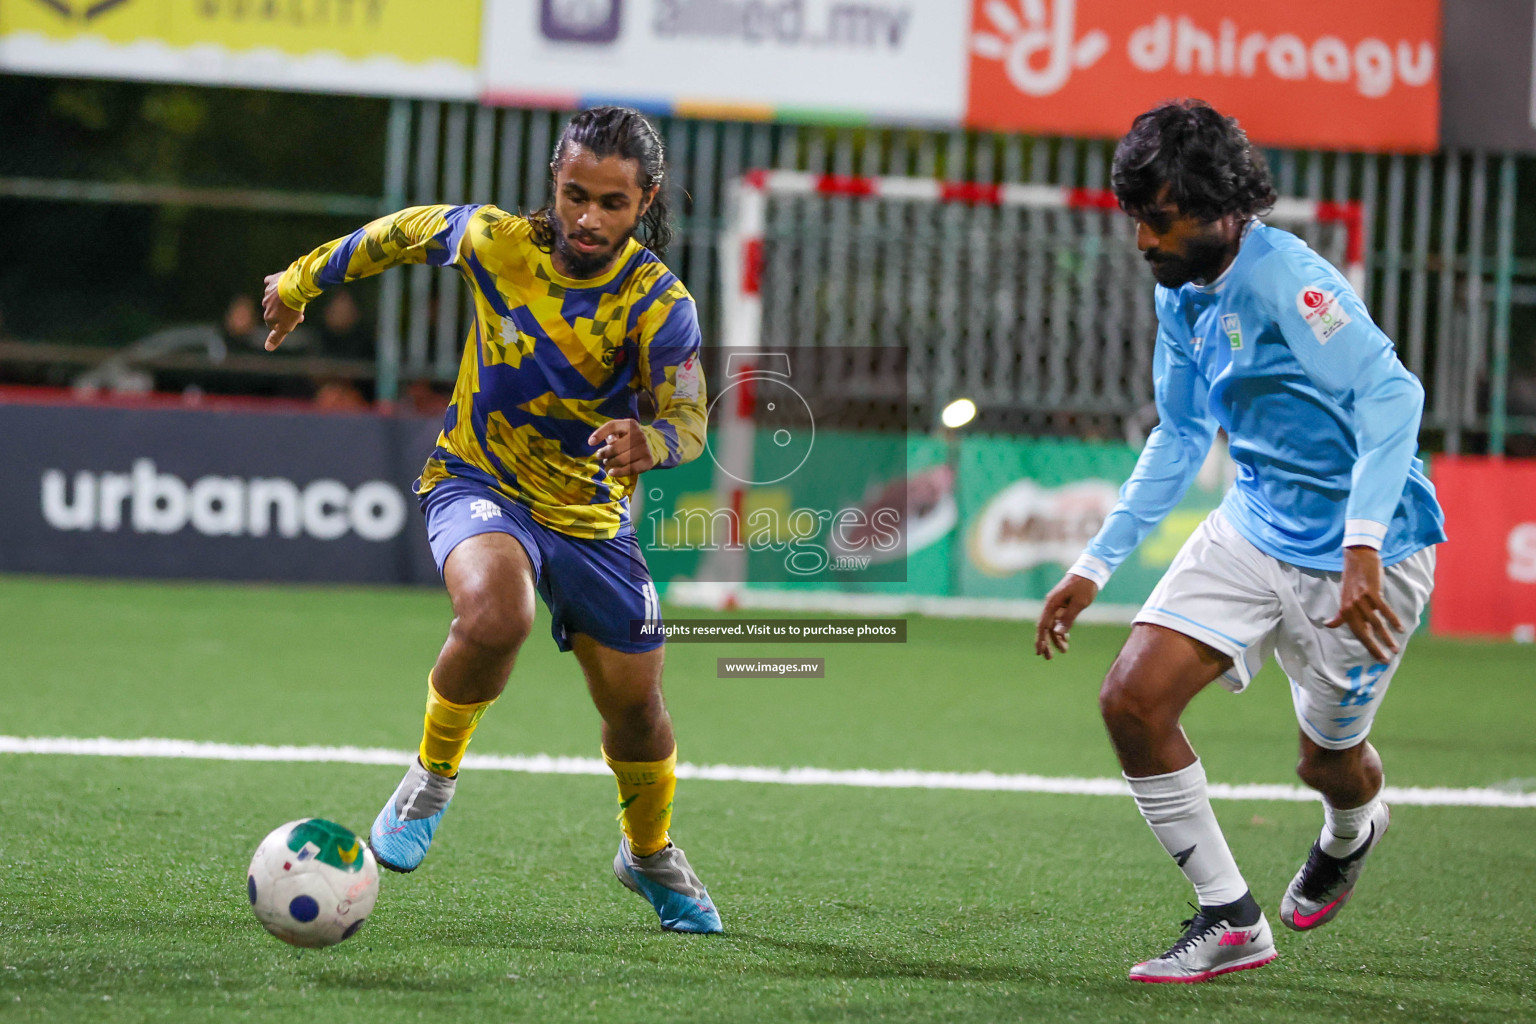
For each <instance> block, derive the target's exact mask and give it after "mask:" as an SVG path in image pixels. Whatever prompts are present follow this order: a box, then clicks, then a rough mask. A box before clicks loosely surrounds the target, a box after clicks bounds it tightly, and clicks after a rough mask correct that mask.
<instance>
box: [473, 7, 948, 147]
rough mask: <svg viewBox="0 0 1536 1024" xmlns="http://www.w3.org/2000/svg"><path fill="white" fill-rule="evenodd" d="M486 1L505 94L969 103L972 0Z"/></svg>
mask: <svg viewBox="0 0 1536 1024" xmlns="http://www.w3.org/2000/svg"><path fill="white" fill-rule="evenodd" d="M485 2H486V22H485V28H484V31H483V33H482V36H481V45H482V51H481V62H480V67H481V74H482V76H483V79H484V83H485V96H486V98H487V99H489V100H490V101H492V102H495V103H501V104H507V105H514V104H517V105H523V104H527V105H544V106H561V107H573V106H588V105H591V104H593V103H595V102H602V101H609V100H611V101H615V102H622V103H627V104H630V105H634V106H638V107H641V108H643V109H646V110H648V111H652V112H656V113H671V114H678V115H683V116H710V115H713V116H722V117H740V118H753V119H770V118H772V119H788V120H798V119H812V120H823V121H826V120H846V121H869V120H873V121H919V122H922V121H928V122H943V123H947V124H956V123H958V122H959V121H960V120H961V117H962V115H963V113H964V109H965V93H966V61H967V56H966V31H967V28H968V23H969V21H970V12H969V10H967V5H966V4H965V3H963V2H961V0H867V2H860V3H849V2H838V0H485Z"/></svg>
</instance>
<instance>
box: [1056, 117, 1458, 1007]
mask: <svg viewBox="0 0 1536 1024" xmlns="http://www.w3.org/2000/svg"><path fill="white" fill-rule="evenodd" d="M1113 180H1114V189H1115V196H1116V198H1117V199H1118V200H1119V201H1120V205H1121V207H1122V209H1124V210H1125V211H1126V212H1127V213H1128V214H1130V216H1131V217H1132V218H1133V219H1134V220H1135V222H1136V244H1137V247H1138V248H1139V249H1140V250H1141V252H1142V254H1143V255H1144V256H1145V257H1146V259H1147V261H1148V262H1149V263H1150V264H1151V266H1152V273H1153V276H1154V277H1155V278H1156V279H1157V283H1158V288H1157V294H1156V305H1157V320H1158V333H1157V342H1156V348H1155V350H1154V355H1153V381H1154V392H1155V396H1156V400H1157V409H1158V414H1159V422H1158V425H1157V428H1156V429H1155V430H1154V431H1153V432H1152V435H1151V437H1150V438H1148V440H1147V445H1146V448H1145V449H1144V450H1143V451H1142V453H1141V457H1140V458H1139V459H1138V461H1137V463H1136V468H1135V470H1134V472H1133V473H1132V474H1131V478H1130V479H1129V480H1128V481H1126V484H1125V486H1124V487H1123V488H1122V489H1121V491H1120V501H1119V503H1118V504H1117V505H1116V506H1115V509H1114V511H1112V512H1111V513H1110V515H1109V517H1108V518H1107V519H1106V520H1105V522H1104V525H1103V527H1102V529H1100V531H1099V533H1098V535H1097V536H1096V537H1095V538H1094V539H1093V541H1092V542H1091V543H1090V544H1089V545H1088V547H1087V549H1086V550H1085V551H1084V552H1083V554H1082V556H1081V557H1080V558H1079V559H1078V560H1077V562H1076V564H1074V565H1073V566H1072V568H1071V569H1070V570H1069V571H1068V572H1067V574H1066V575H1065V576H1064V577H1063V578H1062V581H1061V582H1060V583H1059V584H1057V585H1056V587H1055V589H1053V590H1052V591H1051V593H1050V595H1049V596H1048V597H1047V598H1046V602H1045V609H1044V612H1043V614H1042V615H1041V618H1040V623H1039V626H1038V628H1037V630H1036V636H1035V649H1036V652H1037V653H1038V654H1040V655H1041V656H1043V657H1045V658H1047V659H1049V658H1050V657H1051V655H1052V651H1053V650H1054V651H1056V652H1058V653H1059V652H1065V651H1066V650H1067V641H1068V630H1069V629H1070V628H1071V626H1072V623H1073V621H1074V620H1075V619H1076V618H1077V616H1078V614H1079V613H1080V612H1082V610H1083V609H1084V608H1085V607H1087V606H1088V605H1089V604H1090V603H1091V602H1092V601H1093V599H1094V597H1095V596H1097V594H1098V592H1099V589H1100V588H1101V587H1102V586H1103V585H1104V584H1105V582H1107V581H1108V579H1109V577H1110V574H1111V573H1113V572H1114V570H1115V568H1116V567H1117V566H1118V565H1119V564H1120V563H1121V562H1122V561H1124V559H1125V558H1126V556H1128V555H1129V554H1130V553H1131V551H1132V550H1134V549H1135V547H1136V545H1137V544H1139V543H1140V542H1141V541H1142V539H1143V538H1145V537H1146V535H1147V533H1148V532H1149V531H1150V530H1151V529H1152V528H1153V527H1155V526H1156V525H1157V524H1158V523H1159V522H1160V521H1161V520H1162V519H1163V517H1164V516H1166V515H1167V514H1168V513H1169V512H1170V511H1171V510H1172V509H1173V508H1174V506H1175V505H1177V504H1178V503H1179V500H1180V499H1181V498H1182V497H1183V495H1184V492H1185V490H1186V488H1188V486H1189V484H1190V482H1191V481H1192V480H1193V479H1194V477H1195V474H1196V472H1197V471H1198V470H1199V468H1200V466H1201V464H1202V463H1203V462H1204V460H1205V458H1206V454H1207V452H1208V451H1209V450H1210V446H1211V442H1212V439H1213V438H1214V436H1215V433H1216V429H1217V428H1218V427H1220V428H1222V429H1223V430H1225V431H1226V433H1227V436H1228V438H1229V442H1230V450H1231V455H1232V458H1233V460H1234V461H1235V462H1236V464H1237V480H1236V482H1235V483H1234V485H1233V486H1232V488H1231V490H1230V491H1229V492H1228V493H1227V496H1226V498H1225V500H1224V501H1223V502H1222V504H1221V507H1220V508H1219V509H1217V510H1216V511H1215V512H1213V513H1211V515H1210V516H1209V517H1208V518H1207V519H1206V520H1205V522H1203V523H1202V524H1201V525H1200V527H1199V528H1198V529H1197V530H1196V531H1195V533H1194V535H1193V536H1192V537H1190V539H1189V541H1188V542H1187V543H1186V544H1185V545H1184V547H1183V549H1182V550H1181V551H1180V552H1179V555H1178V557H1177V558H1176V559H1175V560H1174V562H1173V564H1172V565H1171V566H1170V567H1169V569H1168V573H1167V575H1165V576H1164V577H1163V579H1162V581H1161V582H1160V583H1159V584H1158V586H1157V588H1156V589H1155V590H1154V591H1153V593H1152V595H1151V597H1149V598H1148V599H1147V603H1146V605H1145V606H1144V607H1143V608H1142V609H1141V611H1140V612H1139V613H1138V614H1137V616H1136V621H1135V625H1134V626H1133V627H1132V630H1131V635H1130V639H1129V640H1127V641H1126V644H1125V647H1124V648H1123V649H1122V650H1121V652H1120V656H1119V657H1118V658H1117V659H1116V660H1115V664H1114V666H1113V668H1111V669H1110V672H1109V676H1108V677H1107V678H1106V679H1105V680H1104V686H1103V690H1102V691H1101V693H1100V696H1099V704H1100V708H1101V710H1102V712H1103V716H1104V722H1105V725H1106V726H1107V727H1108V730H1109V735H1110V739H1111V741H1112V742H1113V744H1114V747H1115V752H1116V754H1117V755H1118V756H1119V758H1120V764H1121V766H1122V768H1123V769H1124V773H1125V778H1126V781H1127V783H1128V784H1129V785H1130V789H1131V793H1132V795H1133V796H1134V797H1135V800H1136V804H1137V806H1138V807H1139V808H1140V810H1141V813H1142V815H1143V816H1144V817H1145V818H1146V819H1147V823H1148V824H1149V825H1150V826H1151V828H1152V831H1153V834H1154V835H1156V837H1157V838H1158V840H1159V841H1160V842H1161V843H1162V844H1163V848H1164V849H1165V850H1167V852H1168V854H1169V856H1171V857H1173V858H1174V860H1175V861H1176V862H1177V863H1178V866H1179V868H1180V869H1181V870H1182V871H1183V872H1184V874H1185V876H1186V877H1187V878H1188V879H1189V880H1190V882H1191V883H1192V884H1193V885H1194V887H1195V891H1196V894H1197V898H1198V900H1199V904H1200V907H1199V910H1198V911H1197V913H1196V914H1195V916H1194V918H1193V919H1192V920H1189V921H1186V922H1184V925H1183V927H1184V928H1185V931H1184V934H1183V937H1182V938H1180V939H1179V941H1178V942H1177V943H1175V944H1174V946H1173V947H1172V948H1170V949H1169V950H1168V951H1167V952H1165V953H1163V954H1162V955H1160V956H1157V957H1154V958H1152V959H1150V960H1147V961H1144V962H1142V963H1139V964H1137V965H1135V966H1134V967H1133V968H1131V972H1130V976H1131V979H1132V980H1134V981H1150V982H1198V981H1205V980H1207V979H1209V978H1212V977H1215V976H1217V975H1220V974H1226V973H1228V972H1231V971H1239V970H1246V969H1248V968H1253V967H1260V966H1263V965H1264V964H1266V963H1269V962H1270V961H1271V960H1273V959H1274V958H1275V956H1276V953H1275V946H1274V940H1273V937H1272V935H1271V932H1270V928H1269V924H1268V922H1267V921H1266V920H1265V918H1264V914H1263V912H1262V911H1261V910H1260V908H1259V904H1258V902H1257V901H1256V900H1255V899H1254V897H1253V894H1252V893H1251V892H1250V891H1249V889H1248V884H1247V883H1246V882H1245V881H1244V880H1243V876H1242V874H1241V872H1239V870H1238V868H1237V864H1236V862H1235V861H1234V860H1233V857H1232V854H1231V851H1230V850H1229V849H1228V847H1227V843H1226V839H1225V838H1224V837H1223V836H1222V833H1221V829H1220V827H1219V826H1218V825H1217V823H1216V818H1215V815H1214V814H1213V813H1212V811H1211V805H1210V801H1209V799H1208V797H1207V793H1206V781H1205V772H1204V769H1203V768H1202V767H1201V764H1200V761H1199V759H1198V758H1197V757H1196V756H1195V752H1194V750H1193V749H1192V748H1191V747H1190V745H1189V741H1188V739H1187V738H1186V737H1185V735H1184V731H1183V729H1182V728H1181V727H1180V726H1179V718H1180V716H1181V715H1182V713H1183V711H1184V708H1185V707H1186V706H1187V705H1188V704H1189V702H1190V700H1191V699H1193V698H1194V696H1195V694H1197V693H1199V692H1200V691H1201V690H1203V689H1204V688H1205V687H1206V686H1208V685H1209V684H1210V683H1212V682H1216V681H1218V680H1219V681H1220V682H1221V683H1222V685H1224V686H1225V687H1227V688H1228V689H1230V690H1232V691H1234V692H1238V691H1241V690H1243V689H1244V688H1245V687H1246V686H1247V685H1248V683H1249V681H1250V680H1251V679H1252V678H1253V676H1254V674H1255V673H1256V672H1257V671H1258V670H1259V668H1260V667H1261V666H1262V665H1263V664H1264V662H1265V661H1266V660H1268V658H1269V657H1270V655H1271V654H1273V655H1275V656H1276V658H1277V659H1278V661H1279V663H1280V666H1281V667H1282V668H1283V669H1284V670H1285V673H1286V675H1287V676H1288V677H1289V679H1290V686H1291V696H1292V701H1293V703H1294V705H1295V708H1296V718H1297V722H1298V724H1299V726H1300V742H1301V759H1300V763H1299V765H1298V766H1297V773H1298V774H1299V775H1300V776H1301V779H1302V781H1303V782H1305V783H1306V784H1307V785H1309V786H1311V787H1312V788H1314V789H1316V790H1318V791H1319V792H1320V793H1322V796H1323V809H1324V825H1323V829H1322V834H1321V835H1320V836H1319V838H1318V840H1317V841H1316V842H1315V843H1313V845H1312V848H1311V851H1310V853H1309V855H1308V857H1307V860H1306V862H1305V863H1304V864H1303V865H1302V867H1301V870H1300V871H1299V872H1297V874H1296V877H1295V878H1294V879H1293V880H1292V882H1291V884H1290V886H1289V888H1288V889H1287V890H1286V892H1285V894H1284V895H1283V896H1282V898H1281V907H1280V918H1281V921H1282V922H1283V923H1284V924H1285V925H1287V926H1288V927H1290V928H1293V929H1296V930H1299V931H1302V930H1307V929H1310V928H1315V927H1317V926H1319V925H1322V924H1325V923H1326V922H1328V921H1330V920H1332V918H1333V917H1334V915H1336V914H1337V913H1338V912H1339V910H1340V909H1342V908H1343V906H1344V904H1345V903H1346V902H1347V901H1348V900H1349V898H1350V896H1351V894H1352V893H1353V891H1354V887H1355V881H1356V879H1357V878H1358V877H1359V875H1360V870H1361V867H1362V864H1363V862H1364V860H1365V857H1366V856H1367V855H1368V854H1369V853H1370V852H1371V850H1372V849H1373V848H1374V847H1375V846H1376V844H1377V842H1378V841H1379V840H1380V839H1381V836H1382V834H1383V833H1384V832H1385V831H1386V828H1387V824H1388V820H1389V819H1388V812H1387V807H1386V805H1385V804H1384V803H1382V801H1381V787H1382V769H1381V758H1380V757H1379V756H1378V755H1377V753H1376V750H1375V748H1373V747H1372V746H1371V744H1370V743H1368V742H1366V735H1367V733H1368V732H1369V731H1370V727H1371V722H1372V720H1373V718H1374V717H1375V714H1376V710H1377V708H1378V707H1379V706H1380V705H1381V700H1382V696H1383V695H1384V694H1385V693H1386V690H1387V687H1388V685H1389V684H1390V683H1391V681H1392V676H1393V674H1394V672H1395V671H1396V669H1397V666H1398V664H1399V663H1400V661H1401V659H1402V654H1403V648H1404V646H1405V644H1406V643H1407V640H1408V637H1409V635H1410V634H1411V633H1412V631H1413V628H1414V627H1415V626H1416V625H1417V623H1418V620H1419V616H1420V615H1421V614H1422V612H1423V610H1424V608H1425V607H1426V605H1427V603H1428V600H1429V594H1430V591H1431V589H1432V588H1433V586H1434V545H1436V544H1438V543H1440V542H1441V541H1443V540H1445V533H1444V530H1443V528H1442V527H1443V517H1442V516H1441V512H1440V507H1439V505H1438V504H1437V503H1436V501H1435V493H1434V488H1433V487H1431V486H1430V483H1429V481H1428V480H1427V479H1425V477H1424V472H1423V465H1422V463H1420V461H1419V460H1418V458H1417V457H1416V453H1417V448H1418V431H1419V419H1420V413H1421V411H1422V409H1423V398H1424V389H1423V387H1422V386H1421V385H1420V384H1419V381H1418V380H1417V378H1415V377H1414V376H1413V374H1411V373H1409V372H1408V370H1407V369H1406V368H1405V367H1404V366H1403V364H1402V363H1401V362H1399V361H1398V358H1397V355H1396V353H1395V352H1394V350H1393V346H1392V341H1391V339H1389V338H1388V337H1387V336H1386V335H1384V334H1383V333H1382V332H1381V329H1380V328H1378V327H1377V326H1376V324H1375V323H1373V322H1372V320H1371V317H1370V314H1369V313H1368V312H1367V311H1366V308H1365V306H1364V304H1363V303H1362V302H1361V301H1360V297H1359V296H1358V295H1356V294H1355V291H1354V289H1353V288H1352V287H1350V284H1349V282H1348V281H1347V280H1345V278H1344V277H1343V275H1341V274H1340V273H1339V272H1338V271H1337V270H1336V269H1334V267H1333V266H1331V265H1330V264H1329V263H1328V262H1327V261H1326V260H1324V259H1323V258H1322V257H1320V256H1319V255H1318V254H1317V253H1315V252H1313V251H1312V250H1311V249H1310V248H1308V247H1307V245H1306V244H1305V243H1304V242H1302V241H1301V240H1300V239H1298V238H1297V237H1296V236H1294V235H1292V234H1289V233H1287V232H1285V231H1281V230H1279V229H1277V228H1273V227H1270V226H1268V225H1265V224H1263V223H1261V222H1260V221H1259V220H1258V217H1259V215H1260V214H1262V213H1263V212H1264V211H1266V210H1267V209H1269V208H1270V207H1271V206H1272V205H1273V203H1274V201H1275V198H1276V196H1275V191H1274V188H1273V186H1272V184H1271V182H1270V177H1269V171H1268V169H1267V168H1266V167H1265V165H1264V160H1263V157H1262V155H1261V154H1259V153H1257V152H1255V151H1254V150H1253V148H1252V146H1251V145H1250V144H1249V142H1248V138H1247V136H1246V135H1245V134H1244V133H1243V131H1242V129H1241V128H1240V127H1238V124H1237V122H1236V121H1235V120H1233V119H1231V118H1226V117H1223V116H1222V115H1221V114H1219V113H1217V112H1216V111H1215V110H1214V109H1212V108H1211V107H1210V106H1208V105H1207V104H1205V103H1202V102H1200V101H1198V100H1184V101H1179V102H1175V103H1168V104H1165V105H1163V106H1160V107H1157V108H1155V109H1153V110H1150V111H1148V112H1147V113H1145V114H1142V115H1141V116H1140V117H1138V118H1137V119H1136V120H1135V122H1134V124H1133V126H1132V128H1131V131H1130V133H1129V134H1127V135H1126V136H1125V138H1124V139H1122V140H1121V141H1120V144H1119V145H1118V146H1117V147H1116V150H1115V159H1114V178H1113Z"/></svg>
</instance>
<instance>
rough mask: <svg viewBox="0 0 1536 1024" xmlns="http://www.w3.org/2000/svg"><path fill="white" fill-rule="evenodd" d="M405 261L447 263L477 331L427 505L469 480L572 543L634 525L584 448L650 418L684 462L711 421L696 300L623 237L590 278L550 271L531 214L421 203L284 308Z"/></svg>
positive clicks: (621, 482) (287, 278)
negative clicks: (618, 424) (470, 303)
mask: <svg viewBox="0 0 1536 1024" xmlns="http://www.w3.org/2000/svg"><path fill="white" fill-rule="evenodd" d="M400 263H428V264H431V265H433V266H443V267H450V266H451V267H454V268H456V269H457V270H458V271H459V272H460V273H461V274H462V275H463V276H464V279H465V280H466V281H468V282H469V286H470V291H471V294H472V295H473V296H474V303H475V322H474V324H473V326H472V328H471V330H470V333H469V338H468V340H467V341H466V343H465V346H464V356H463V359H462V360H461V362H460V364H459V376H458V381H457V383H456V384H455V385H454V390H453V403H452V405H450V406H449V408H448V413H447V416H446V417H445V419H444V423H443V431H442V433H441V434H440V435H439V436H438V439H437V448H436V450H435V451H433V453H432V456H431V457H430V458H429V459H428V460H427V464H426V467H425V468H424V469H423V470H422V473H421V479H420V481H419V482H418V483H417V492H418V493H420V494H425V493H427V492H428V491H430V490H431V489H432V488H433V487H435V486H437V485H438V484H439V483H441V482H442V481H443V480H446V479H449V478H454V477H458V478H467V479H471V480H477V481H480V482H481V483H484V484H486V485H488V486H490V487H494V488H496V489H498V490H500V491H502V492H503V493H505V494H506V495H508V496H509V497H511V498H513V499H515V500H517V501H520V502H522V503H523V504H524V505H526V506H528V508H529V510H530V511H531V512H532V513H533V516H534V518H535V519H536V520H538V521H539V522H541V523H543V524H544V525H546V526H548V527H550V528H551V529H555V530H559V531H560V532H562V533H567V534H570V535H572V536H576V537H590V538H596V539H604V538H608V537H612V536H613V535H614V534H615V533H617V532H618V531H619V529H620V528H621V527H622V526H623V525H624V524H625V523H627V522H628V515H629V512H628V509H629V500H628V499H629V494H630V492H631V491H632V490H633V488H634V487H635V485H636V481H635V479H634V478H615V477H610V476H609V475H608V474H607V473H606V472H605V471H604V469H603V468H602V466H600V465H598V462H597V460H596V458H594V453H595V452H596V450H597V447H598V446H596V445H589V444H588V443H587V438H588V437H589V436H590V435H591V433H592V431H593V430H594V429H596V428H597V427H599V426H601V425H602V424H603V423H604V422H606V421H608V420H611V419H637V418H638V410H639V397H640V392H641V391H645V392H647V393H649V395H650V397H651V399H652V401H653V403H654V405H655V410H656V414H655V418H654V419H653V421H652V422H651V423H649V424H647V425H645V427H644V428H643V429H644V432H645V438H646V442H647V444H648V445H649V446H650V449H651V454H652V455H653V456H654V457H655V459H656V466H657V467H658V468H666V467H670V466H676V465H678V464H680V463H683V462H687V461H688V460H690V459H692V458H694V457H695V456H697V455H698V454H699V452H700V451H702V450H703V447H704V427H705V419H706V411H705V404H704V403H705V395H704V380H703V373H702V371H701V368H700V366H699V341H700V335H699V320H698V314H697V311H696V309H695V307H694V302H693V298H692V296H690V295H689V294H688V290H687V289H686V288H684V287H683V285H682V282H680V281H679V280H678V279H677V276H676V275H674V274H673V273H672V272H671V271H669V270H668V269H667V268H666V267H665V266H664V265H663V264H662V263H661V261H660V260H659V259H657V257H656V255H655V254H654V253H652V252H651V251H650V250H649V249H646V248H645V247H644V246H642V245H640V244H639V243H638V242H636V241H635V240H634V239H630V240H629V241H628V242H627V243H626V244H625V247H624V249H623V250H622V251H621V252H620V253H619V254H618V256H617V257H616V258H615V260H614V263H613V266H612V267H611V268H610V269H609V270H608V272H606V273H604V274H603V275H601V276H599V277H594V278H588V279H581V280H577V279H573V278H568V277H565V276H563V275H562V274H560V272H559V271H557V270H556V269H555V266H554V263H553V262H552V260H551V259H550V255H549V253H547V252H545V251H543V250H541V249H540V248H539V247H538V246H537V245H536V244H535V243H534V240H533V237H532V229H531V226H530V224H529V223H528V220H527V218H525V217H520V216H514V215H512V214H508V213H506V212H504V211H502V210H498V209H497V208H496V207H494V206H418V207H413V208H411V209H408V210H402V211H400V212H399V213H395V214H391V215H389V216H387V217H382V218H380V219H379V220H376V221H374V222H372V223H371V224H368V225H367V226H365V227H362V228H360V229H358V230H357V231H354V232H353V233H352V234H350V235H348V236H347V237H345V238H338V239H336V240H335V241H332V242H327V243H326V244H325V245H322V246H320V247H319V248H318V249H316V250H315V251H314V252H311V253H310V254H309V255H307V256H305V257H303V258H301V259H299V260H296V261H295V262H294V263H293V265H292V266H290V267H289V268H288V270H287V271H286V272H285V273H284V274H283V277H282V280H281V281H280V282H279V285H278V289H279V294H280V295H281V296H282V299H283V301H284V302H285V303H287V304H288V305H289V306H291V307H293V308H294V309H300V310H302V309H303V308H304V306H305V304H306V303H308V302H309V301H311V300H313V299H314V298H315V297H317V296H318V295H319V294H320V293H321V291H322V290H324V289H325V288H328V287H331V286H333V285H338V284H341V283H343V282H345V281H354V280H357V279H358V278H360V277H368V276H369V275H371V274H377V273H378V272H379V271H381V270H384V269H385V268H387V267H391V266H394V265H396V264H400Z"/></svg>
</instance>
